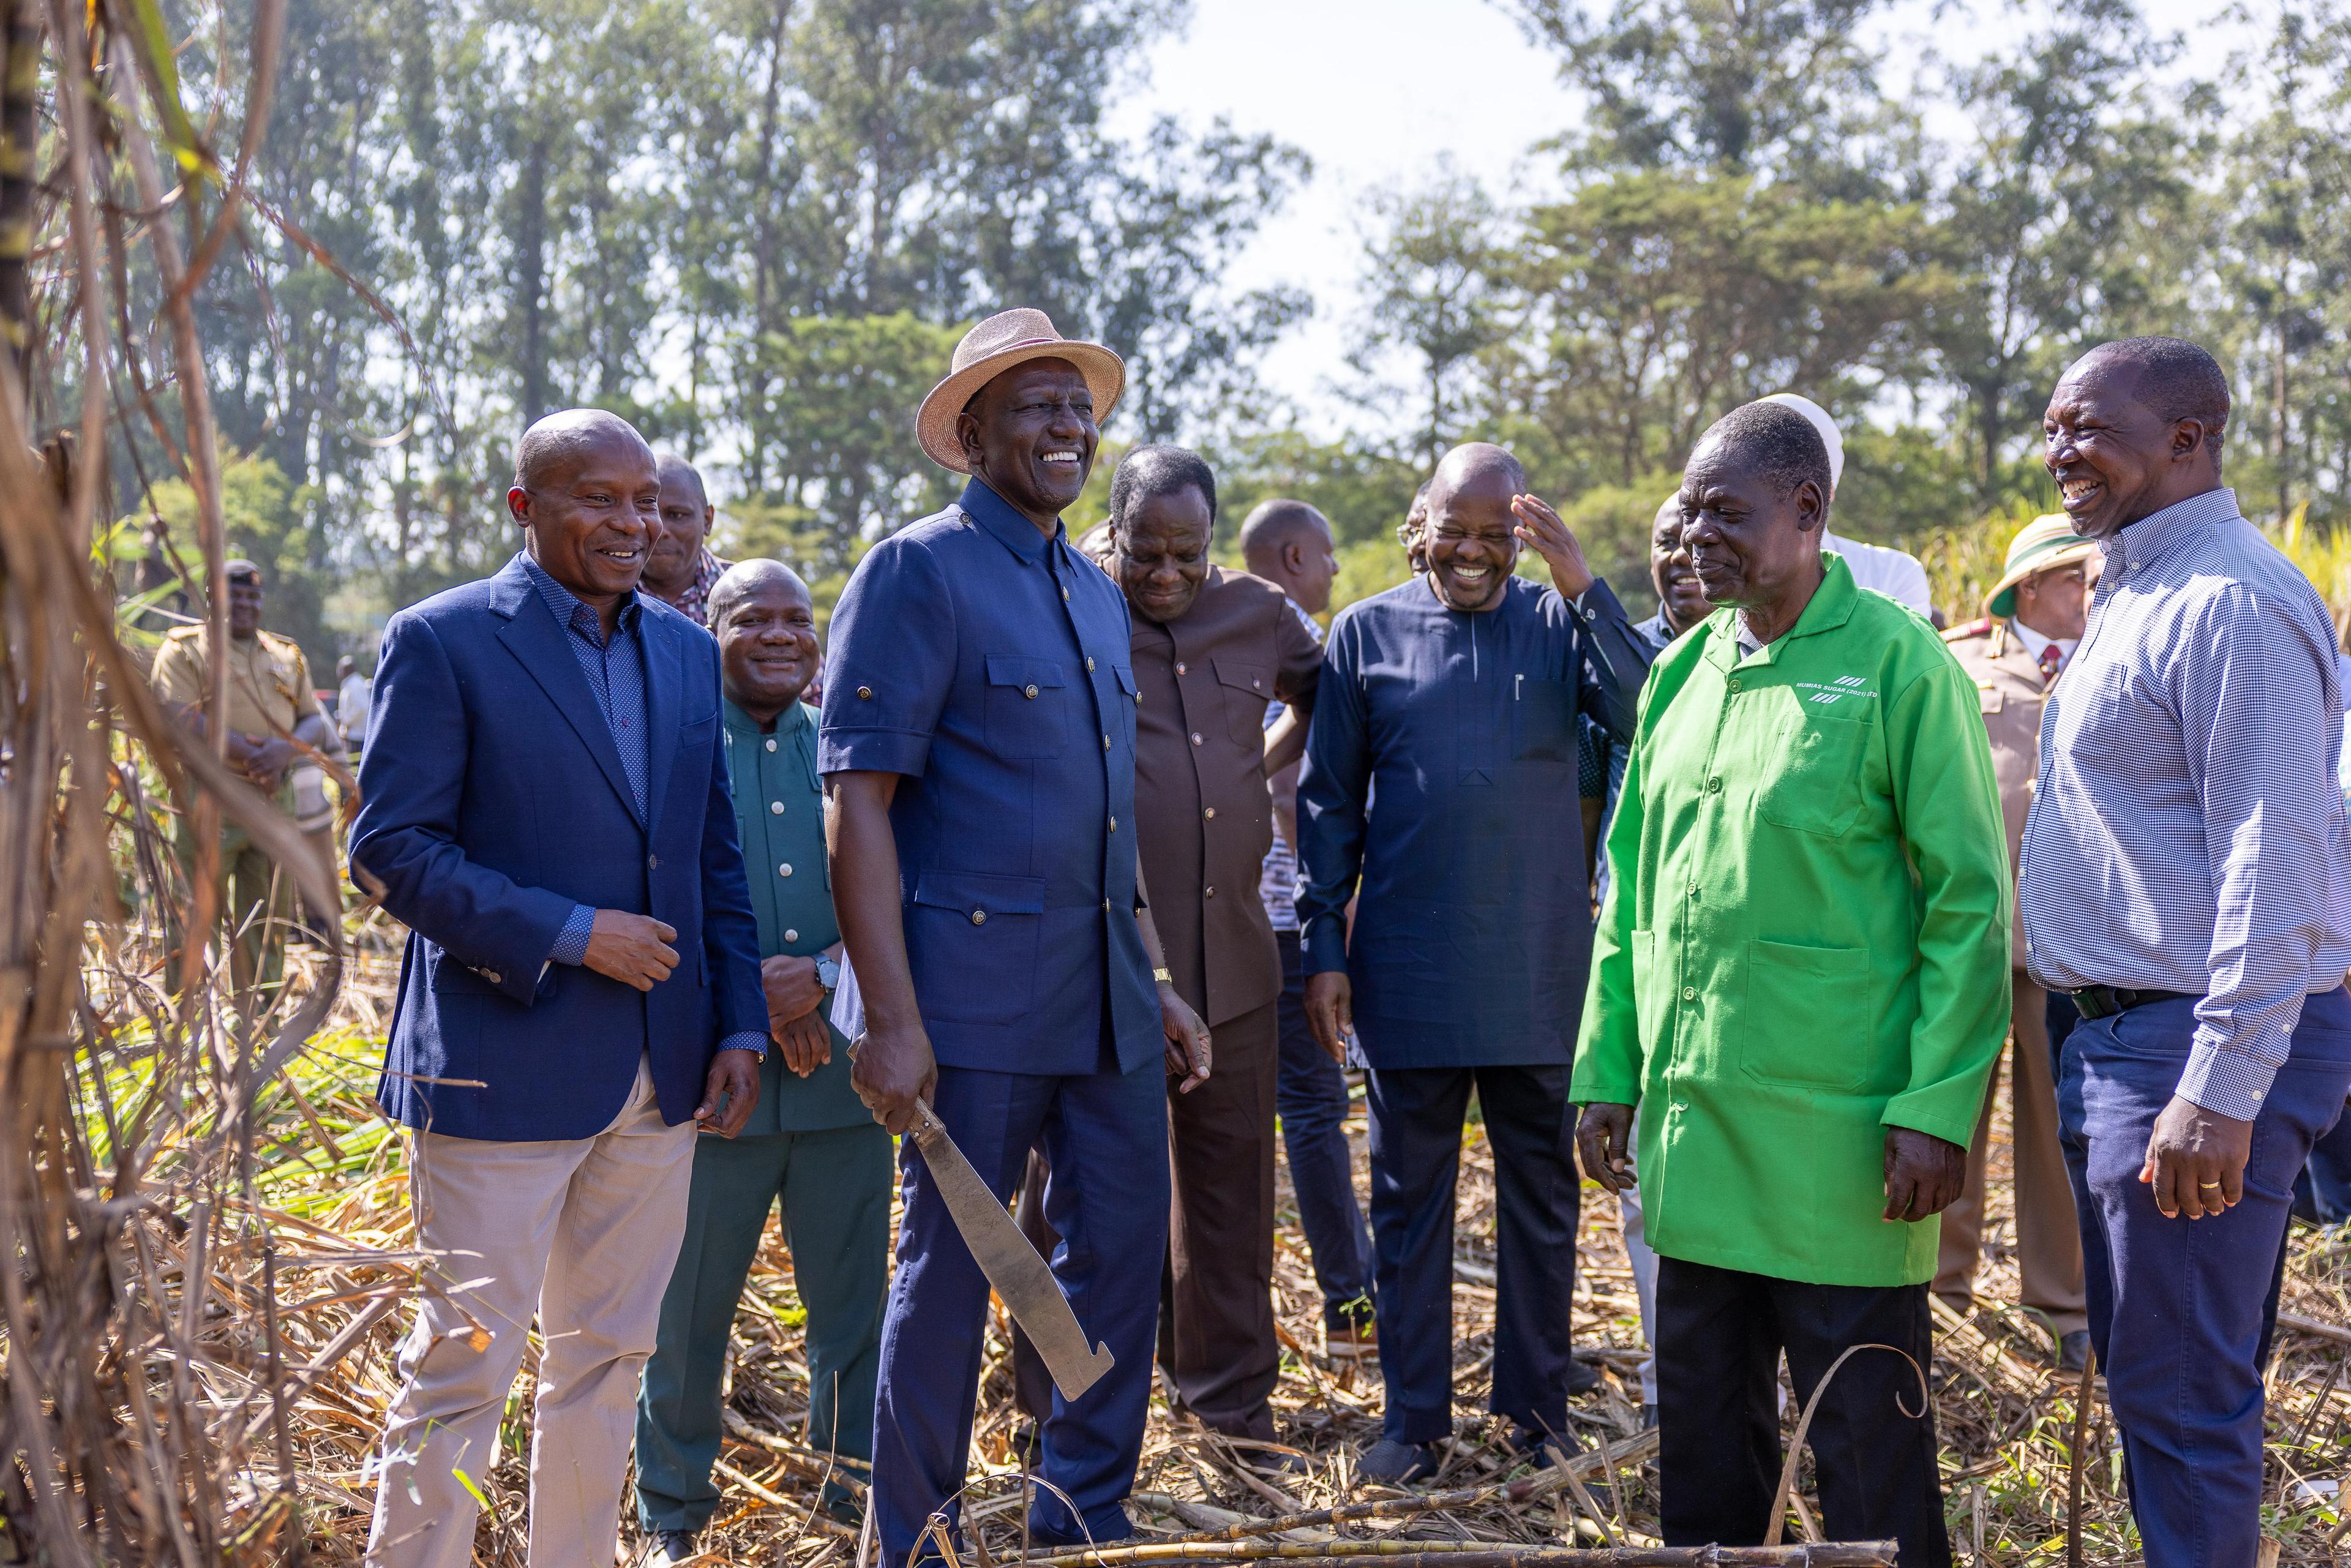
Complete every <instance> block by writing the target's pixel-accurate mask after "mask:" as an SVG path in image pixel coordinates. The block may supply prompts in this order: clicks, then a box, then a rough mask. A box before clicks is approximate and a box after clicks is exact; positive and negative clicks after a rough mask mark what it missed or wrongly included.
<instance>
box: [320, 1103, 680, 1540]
mask: <svg viewBox="0 0 2351 1568" xmlns="http://www.w3.org/2000/svg"><path fill="white" fill-rule="evenodd" d="M411 1139H412V1141H411V1144H410V1159H411V1165H410V1174H409V1203H410V1207H411V1208H412V1209H413V1211H414V1213H415V1216H416V1229H417V1244H418V1245H419V1246H420V1247H422V1248H423V1249H425V1250H427V1251H429V1252H430V1253H432V1254H433V1255H434V1280H433V1286H434V1288H431V1289H428V1290H427V1291H425V1293H424V1295H423V1299H422V1300H421V1301H420V1302H419V1303H418V1307H417V1313H416V1324H415V1327H414V1329H413V1331H412V1332H411V1333H410V1334H409V1336H408V1340H407V1343H405V1344H403V1345H402V1348H401V1353H400V1372H401V1391H400V1396H399V1397H398V1398H397V1399H396V1400H395V1401H394V1402H393V1404H392V1412H391V1417H390V1419H389V1421H388V1422H387V1424H386V1427H385V1429H384V1445H383V1448H384V1460H383V1474H382V1476H381V1480H380V1482H379V1484H378V1486H377V1489H376V1504H375V1525H374V1528H373V1530H372V1531H371V1532H370V1535H369V1539H368V1551H367V1562H368V1563H369V1564H370V1565H371V1568H465V1565H466V1564H467V1563H470V1562H471V1561H472V1560H473V1553H474V1519H475V1513H476V1512H477V1511H478V1508H479V1505H478V1504H477V1503H476V1502H475V1491H476V1490H483V1489H486V1484H487V1481H488V1479H489V1473H490V1469H491V1467H492V1466H493V1465H494V1464H496V1462H497V1449H498V1422H499V1417H500V1416H501V1415H502V1414H503V1413H504V1411H505V1408H506V1401H507V1391H508V1390H509V1389H511V1388H512V1387H513V1385H514V1380H515V1374H516V1373H517V1372H518V1371H520V1370H521V1368H522V1362H523V1349H524V1341H525V1338H526V1336H527V1334H528V1331H529V1328H530V1323H531V1319H532V1316H533V1315H534V1313H536V1315H537V1317H538V1322H539V1331H540V1343H541V1346H542V1348H541V1351H540V1354H539V1365H538V1401H537V1404H536V1406H535V1407H534V1408H533V1410H532V1412H531V1446H530V1548H529V1558H528V1561H529V1564H530V1568H587V1565H591V1564H592V1565H599V1568H601V1565H602V1564H607V1563H611V1562H612V1561H613V1558H614V1555H615V1553H616V1552H617V1550H618V1547H619V1542H620V1520H621V1489H622V1478H623V1476H624V1474H625V1473H626V1471H627V1469H628V1461H629V1439H630V1436H631V1434H632V1430H633V1428H634V1425H635V1416H636V1398H637V1382H638V1378H639V1375H641V1374H642V1372H643V1368H644V1364H645V1358H646V1357H647V1356H649V1355H651V1354H653V1331H654V1325H655V1323H656V1322H658V1320H659V1317H660V1313H661V1301H662V1292H663V1291H664V1289H665V1288H666V1287H667V1285H668V1284H669V1276H670V1270H671V1269H672V1268H673V1267H674V1265H675V1264H676V1261H677V1250H678V1243H679V1240H680V1239H681V1238H682V1237H683V1235H684V1229H685V1206H686V1195H687V1192H688V1191H689V1189H690V1187H691V1185H692V1181H693V1175H694V1140H695V1128H694V1124H693V1123H692V1122H684V1123H680V1124H678V1125H676V1126H674V1127H669V1126H664V1125H663V1124H662V1116H661V1105H660V1103H659V1102H658V1101H656V1100H655V1099H654V1097H653V1081H652V1079H651V1078H650V1077H649V1076H648V1075H647V1073H646V1071H645V1068H644V1066H643V1063H642V1062H640V1063H639V1065H638V1068H637V1081H636V1083H635V1085H634V1087H633V1088H632V1089H631V1091H630V1092H629V1099H628V1103H626V1104H625V1105H623V1106H622V1108H621V1113H620V1115H619V1116H618V1117H616V1118H615V1119H614V1120H613V1123H612V1124H611V1126H610V1127H608V1128H606V1129H605V1130H604V1131H603V1132H601V1133H600V1134H597V1135H596V1136H594V1137H592V1138H576V1139H561V1140H554V1141H549V1142H546V1143H511V1144H510V1143H492V1142H488V1141H485V1140H480V1139H474V1138H450V1137H443V1136H441V1135H439V1134H431V1133H419V1134H411ZM475 1324H478V1325H479V1326H480V1328H481V1330H482V1331H484V1332H485V1333H486V1334H487V1335H488V1341H487V1343H486V1344H484V1343H480V1342H479V1341H478V1340H477V1338H476V1336H475Z"/></svg>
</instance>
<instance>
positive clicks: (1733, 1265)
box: [1570, 402, 2010, 1568]
mask: <svg viewBox="0 0 2351 1568" xmlns="http://www.w3.org/2000/svg"><path fill="white" fill-rule="evenodd" d="M1828 497H1829V468H1828V453H1827V450H1826V448H1825V447H1824V446H1823V444H1822V442H1821V437H1820V434H1819V433H1818V432H1817V431H1815V430H1814V429H1813V426H1812V424H1811V423H1810V422H1809V421H1807V420H1806V419H1805V418H1804V417H1803V416H1802V414H1800V413H1796V412H1795V411H1793V410H1792V409H1788V408H1785V407H1782V405H1780V404H1778V403H1771V402H1761V403H1750V404H1748V405H1746V406H1745V407H1742V408H1740V409H1735V410H1733V411H1732V412H1731V413H1729V414H1728V415H1726V416H1725V417H1724V418H1723V419H1722V421H1721V422H1720V423H1718V424H1717V425H1716V426H1715V427H1714V428H1713V429H1712V430H1710V431H1709V432H1708V434H1707V435H1706V436H1705V437H1704V438H1703V439H1702V440H1700V442H1699V443H1698V448H1697V450H1696V451H1695V452H1693V453H1692V454H1691V455H1690V461H1689V467H1688V470H1687V474H1686V475H1685V476H1684V478H1683V481H1682V491H1681V512H1682V520H1683V528H1682V542H1683V545H1684V547H1685V548H1686V549H1688V551H1689V554H1690V559H1691V563H1692V565H1693V566H1694V567H1695V568H1696V569H1697V571H1698V581H1699V584H1700V586H1701V587H1702V588H1703V589H1704V591H1705V593H1706V597H1707V600H1708V602H1709V603H1712V604H1714V605H1716V606H1717V607H1718V608H1717V609H1716V610H1715V612H1714V613H1713V614H1712V615H1711V616H1710V617H1708V620H1707V621H1706V622H1705V623H1704V624H1703V625H1701V626H1698V627H1695V628H1693V629H1692V630H1691V631H1690V632H1688V633H1687V634H1686V635H1685V636H1683V637H1682V638H1681V639H1680V640H1679V641H1677V643H1674V644H1673V646H1672V647H1670V648H1668V649H1667V650H1666V651H1665V652H1664V653H1661V654H1659V655H1658V657H1657V661H1656V664H1654V665H1653V666H1652V667H1651V669H1650V672H1649V679H1648V684H1647V685H1646V687H1645V688H1644V690H1643V692H1642V695H1641V713H1640V719H1639V723H1638V725H1637V727H1636V728H1635V735H1634V740H1633V754H1632V759H1631V761H1630V763H1629V764H1628V765H1627V767H1626V769H1625V786H1624V791H1623V793H1622V795H1621V796H1620V797H1619V799H1618V803H1617V808H1616V819H1615V823H1614V827H1613V828H1612V829H1611V830H1610V831H1609V835H1608V862H1609V865H1610V867H1611V868H1612V871H1613V876H1612V880H1611V883H1610V885H1609V890H1608V898H1607V902H1606V904H1605V905H1604V907H1603V909H1602V912H1601V919H1600V930H1599V932H1598V934H1597V936H1595V937H1594V939H1593V957H1592V979H1591V986H1590V996H1589V998H1588V999H1587V1000H1586V1001H1585V1003H1584V1010H1583V1034H1582V1038H1581V1039H1580V1040H1578V1042H1577V1046H1576V1056H1575V1074H1574V1079H1573V1084H1572V1086H1571V1089H1570V1098H1572V1099H1573V1100H1574V1101H1576V1102H1577V1103H1582V1104H1583V1105H1585V1106H1587V1107H1588V1109H1587V1110H1586V1111H1585V1112H1584V1113H1583V1124H1582V1125H1581V1127H1580V1128H1579V1129H1578V1134H1577V1141H1578V1144H1579V1145H1580V1147H1581V1149H1582V1153H1583V1164H1584V1169H1585V1171H1586V1172H1587V1173H1588V1174H1589V1175H1591V1176H1593V1179H1594V1180H1597V1181H1598V1182H1600V1183H1601V1184H1602V1185H1603V1186H1607V1187H1610V1188H1612V1189H1615V1188H1621V1187H1623V1186H1627V1185H1629V1184H1630V1183H1631V1181H1632V1179H1633V1177H1632V1175H1631V1172H1630V1170H1628V1169H1627V1162H1626V1158H1625V1156H1626V1155H1627V1154H1628V1153H1629V1152H1630V1151H1629V1149H1628V1147H1627V1144H1628V1140H1629V1134H1631V1132H1632V1127H1633V1123H1634V1120H1635V1111H1634V1107H1635V1105H1636V1104H1637V1105H1638V1107H1639V1124H1640V1130H1639V1140H1640V1142H1639V1160H1638V1168H1639V1172H1640V1175H1639V1183H1640V1187H1641V1197H1642V1207H1643V1208H1644V1210H1645V1211H1646V1219H1647V1230H1648V1240H1649V1245H1650V1246H1651V1247H1653V1248H1655V1249H1656V1252H1657V1254H1658V1258H1659V1263H1658V1271H1657V1309H1656V1316H1657V1329H1656V1335H1657V1339H1656V1365H1657V1428H1658V1433H1657V1435H1658V1448H1659V1467H1660V1470H1661V1479H1662V1480H1663V1497H1662V1499H1661V1503H1662V1507H1661V1509H1660V1513H1661V1515H1662V1523H1663V1534H1664V1536H1665V1539H1666V1543H1667V1545H1669V1546H1679V1545H1698V1544H1701V1543H1704V1542H1721V1543H1722V1544H1724V1545H1732V1546H1736V1545H1751V1544H1755V1543H1757V1542H1760V1541H1761V1537H1762V1535H1763V1533H1764V1531H1765V1529H1766V1527H1767V1526H1768V1524H1769V1522H1770V1515H1771V1496H1772V1490H1773V1487H1774V1484H1775V1482H1776V1481H1777V1479H1778V1475H1779V1469H1780V1452H1779V1436H1780V1427H1779V1419H1778V1414H1777V1411H1776V1410H1775V1408H1774V1404H1773V1390H1774V1387H1775V1385H1776V1382H1777V1372H1778V1365H1779V1360H1780V1355H1781V1353H1782V1351H1783V1350H1784V1351H1785V1352H1786V1354H1787V1358H1788V1368H1789V1371H1790V1373H1791V1374H1792V1376H1793V1379H1794V1382H1795V1385H1796V1393H1797V1395H1798V1396H1799V1397H1806V1398H1808V1397H1810V1396H1811V1395H1812V1394H1813V1390H1814V1389H1815V1388H1816V1387H1817V1386H1818V1385H1819V1384H1820V1382H1821V1380H1822V1379H1823V1377H1824V1376H1826V1375H1827V1374H1828V1372H1829V1370H1830V1368H1831V1367H1832V1366H1833V1365H1834V1364H1835V1362H1836V1360H1837V1358H1838V1357H1839V1356H1841V1355H1843V1354H1845V1353H1846V1352H1847V1351H1849V1350H1851V1349H1853V1348H1854V1347H1855V1346H1857V1345H1879V1346H1885V1345H1892V1346H1894V1347H1896V1348H1897V1349H1898V1350H1900V1351H1902V1352H1904V1353H1905V1354H1907V1355H1908V1357H1909V1358H1910V1360H1911V1362H1915V1363H1916V1364H1917V1369H1918V1370H1917V1371H1916V1372H1914V1371H1913V1370H1912V1367H1911V1365H1910V1364H1906V1363H1905V1361H1904V1360H1903V1357H1902V1356H1901V1355H1896V1354H1887V1353H1886V1351H1885V1350H1883V1349H1879V1350H1874V1351H1865V1352H1864V1353H1863V1354H1859V1355H1856V1356H1855V1357H1854V1359H1853V1360H1852V1361H1851V1362H1850V1363H1848V1364H1845V1366H1844V1369H1843V1370H1842V1371H1840V1372H1838V1374H1837V1375H1836V1380H1835V1382H1834V1385H1832V1386H1831V1387H1830V1389H1829V1392H1828V1394H1827V1395H1826V1396H1825V1397H1824V1398H1823V1401H1822V1403H1821V1406H1820V1411H1819V1415H1818V1416H1817V1417H1816V1418H1815V1420H1814V1422H1813V1427H1812V1429H1811V1439H1812V1444H1813V1457H1814V1458H1815V1459H1816V1460H1817V1462H1818V1466H1819V1477H1820V1497H1821V1505H1822V1511H1823V1514H1824V1515H1825V1516H1826V1519H1825V1522H1826V1528H1827V1531H1828V1534H1829V1537H1830V1539H1832V1540H1836V1541H1861V1540H1884V1539H1886V1538H1887V1537H1889V1536H1890V1537H1892V1538H1894V1539H1895V1540H1896V1541H1897V1542H1899V1543H1900V1554H1901V1559H1902V1563H1903V1564H1904V1568H1938V1565H1940V1564H1948V1563H1949V1562H1950V1545H1949V1540H1948V1538H1947V1537H1946V1534H1945V1531H1944V1527H1943V1516H1942V1500H1941V1487H1940V1481H1939V1479H1938V1473H1937V1469H1936V1456H1935V1436H1934V1427H1933V1421H1932V1417H1931V1416H1929V1415H1928V1413H1927V1412H1926V1411H1925V1410H1923V1409H1922V1408H1921V1403H1922V1396H1923V1395H1924V1392H1925V1390H1924V1385H1923V1374H1924V1370H1925V1368H1926V1366H1927V1364H1928V1358H1929V1356H1930V1354H1931V1352H1932V1343H1931V1341H1932V1335H1931V1332H1930V1331H1931V1322H1930V1319H1929V1318H1928V1302H1927V1281H1928V1278H1929V1277H1930V1276H1931V1275H1932V1274H1933V1273H1934V1270H1935V1251H1936V1238H1937V1231H1938V1223H1937V1221H1936V1219H1935V1218H1934V1216H1935V1215H1936V1214H1937V1213H1938V1212H1939V1211H1940V1210H1941V1209H1942V1208H1944V1207H1946V1206H1948V1205H1949V1203H1950V1202H1951V1201H1952V1200H1953V1199H1954V1198H1956V1197H1959V1191H1960V1188H1961V1186H1962V1184H1963V1179H1964V1176H1965V1174H1966V1166H1967V1145H1968V1142H1969V1140H1970V1136H1971V1135H1972V1134H1973V1132H1974V1129H1975V1116H1976V1113H1977V1110H1978V1109H1979V1107H1980V1105H1981V1104H1982V1095H1983V1088H1984V1081H1985V1079H1986V1077H1987V1076H1988V1075H1989V1074H1990V1072H1991V1064H1992V1061H1993V1059H1994V1058H1995V1056H1996V1055H1997V1054H1998V1053H1999V1051H2000V1048H2001V1041H2002V1040H2003V1039H2004V1038H2005V1036H2006V1034H2007V1030H2008V1006H2009V994H2008V993H2009V951H2008V941H2009V897H2010V894H2009V882H2008V848H2007V843H2006V841H2005V837H2004V834H2003V832H2002V830H2001V815H2000V804H1999V799H1998V796H1997V795H1996V793H1995V792H1994V787H1993V782H1992V770H1991V749H1990V747H1989V746H1988V744H1987V743H1986V741H1985V738H1984V728H1983V723H1982V720H1981V718H1980V716H1979V715H1978V712H1977V702H1976V691H1975V684H1974V682H1973V681H1971V680H1970V678H1969V677H1968V675H1967V674H1966V673H1965V672H1964V671H1962V670H1961V669H1960V668H1959V664H1958V663H1957V661H1955V660H1954V659H1953V658H1952V657H1951V654H1950V653H1949V650H1948V649H1946V648H1945V647H1944V646H1943V643H1942V640H1941V639H1940V638H1939V637H1938V636H1937V635H1936V634H1935V631H1934V628H1932V627H1931V626H1929V625H1928V623H1927V622H1925V621H1922V620H1920V619H1919V618H1918V617H1917V615H1916V614H1914V613H1912V612H1910V611H1908V610H1907V609H1904V608H1903V607H1902V606H1901V605H1899V604H1897V603H1896V602H1895V601H1892V600H1890V599H1888V598H1886V596H1885V595H1883V594H1880V593H1876V592H1872V591H1867V590H1865V589H1862V588H1859V587H1857V586H1855V582H1854V580H1853V574H1852V572H1851V570H1848V569H1847V567H1846V566H1845V563H1844V560H1843V559H1840V558H1838V557H1835V556H1824V555H1823V552H1822V549H1821V535H1822V532H1823V528H1824V526H1825V524H1826V523H1827V520H1828V509H1829V507H1828ZM1909 1412H1917V1415H1915V1416H1913V1415H1911V1414H1909Z"/></svg>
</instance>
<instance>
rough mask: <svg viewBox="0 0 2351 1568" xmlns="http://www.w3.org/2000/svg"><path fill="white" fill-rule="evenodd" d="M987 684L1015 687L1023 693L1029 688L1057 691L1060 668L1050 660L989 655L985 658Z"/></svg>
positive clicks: (1009, 654) (1011, 654)
mask: <svg viewBox="0 0 2351 1568" xmlns="http://www.w3.org/2000/svg"><path fill="white" fill-rule="evenodd" d="M987 684H988V685H991V686H1016V687H1019V689H1020V690H1022V691H1024V692H1025V691H1027V690H1028V689H1029V687H1030V686H1035V687H1036V688H1037V689H1038V690H1040V691H1058V690H1060V689H1061V665H1060V664H1055V663H1054V662H1053V661H1052V660H1050V659H1031V658H1027V657H1024V656H1023V655H1021V654H1018V653H990V654H989V655H988V656H987Z"/></svg>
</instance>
